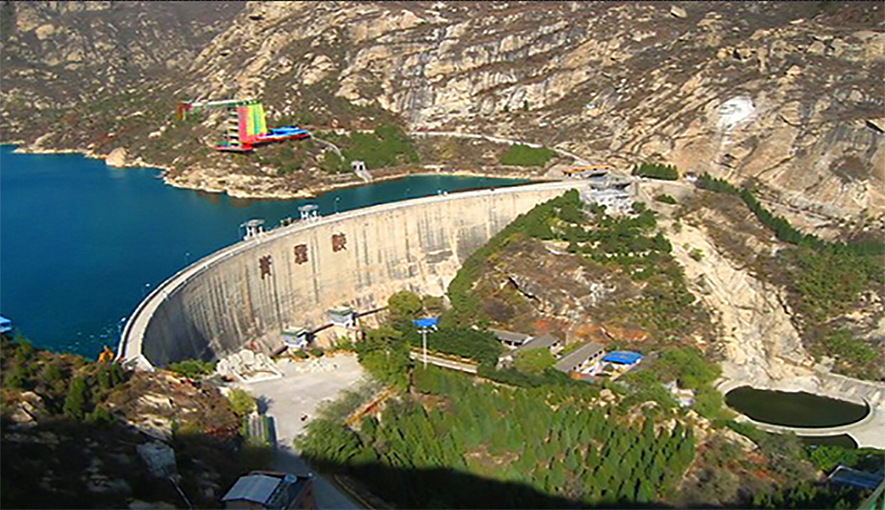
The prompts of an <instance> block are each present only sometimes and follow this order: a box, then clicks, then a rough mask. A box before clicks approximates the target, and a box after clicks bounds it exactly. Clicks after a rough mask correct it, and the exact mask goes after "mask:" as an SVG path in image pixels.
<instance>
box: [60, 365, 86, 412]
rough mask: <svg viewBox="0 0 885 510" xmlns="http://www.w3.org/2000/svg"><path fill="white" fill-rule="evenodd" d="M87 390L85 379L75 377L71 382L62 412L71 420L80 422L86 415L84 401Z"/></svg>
mask: <svg viewBox="0 0 885 510" xmlns="http://www.w3.org/2000/svg"><path fill="white" fill-rule="evenodd" d="M88 391H89V389H88V388H87V387H86V379H84V378H83V376H79V375H78V376H76V377H74V378H73V379H72V380H71V386H70V388H69V389H68V394H67V396H66V397H65V405H64V412H65V414H66V415H68V416H70V417H71V418H76V419H78V420H82V419H83V417H84V416H85V414H86V409H85V408H84V406H85V405H86V400H87V397H88Z"/></svg>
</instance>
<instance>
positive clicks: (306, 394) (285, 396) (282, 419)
mask: <svg viewBox="0 0 885 510" xmlns="http://www.w3.org/2000/svg"><path fill="white" fill-rule="evenodd" d="M310 363H311V362H305V361H302V362H287V361H280V362H278V363H277V368H278V369H279V370H280V372H282V373H283V377H282V378H280V379H273V380H270V381H261V382H256V383H249V384H243V385H242V386H243V387H244V388H246V389H247V390H248V391H249V392H250V393H252V394H253V395H254V396H255V397H259V398H261V399H262V400H263V402H262V407H263V406H266V411H265V412H266V414H268V415H270V416H273V418H274V427H275V429H276V433H277V445H278V447H277V453H276V459H275V462H274V469H278V470H280V471H285V472H288V473H296V474H303V473H307V472H310V468H309V467H308V466H307V464H306V463H305V462H304V460H303V459H302V458H301V457H299V456H298V455H297V454H296V453H295V452H294V451H293V448H292V440H293V439H295V437H296V436H297V435H298V434H300V433H301V432H303V431H304V428H305V425H307V423H309V421H310V419H308V420H306V421H301V417H302V416H304V415H307V416H308V417H312V416H314V415H315V414H316V411H317V407H318V406H320V405H321V404H322V403H323V402H326V401H330V400H334V399H336V398H338V396H339V394H340V393H341V392H342V391H343V390H346V389H351V388H356V387H357V386H358V385H359V383H360V381H361V380H363V377H364V372H363V370H362V368H360V366H359V363H358V362H357V360H356V356H355V355H352V354H339V355H336V356H330V357H327V358H321V363H320V365H319V366H318V367H315V368H314V370H313V371H308V370H304V368H305V367H307V366H308V365H309V364H310ZM314 491H315V495H316V500H317V506H318V507H319V508H321V509H333V508H334V509H337V508H344V509H354V508H361V507H360V506H359V505H357V504H356V503H354V502H353V501H352V500H351V499H350V498H349V497H348V496H346V495H345V494H344V493H342V491H341V490H339V488H338V487H337V486H336V485H335V484H334V483H332V482H331V481H330V480H329V479H327V478H325V477H323V476H320V475H318V474H316V473H314Z"/></svg>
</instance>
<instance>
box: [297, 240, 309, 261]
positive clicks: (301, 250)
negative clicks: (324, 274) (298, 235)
mask: <svg viewBox="0 0 885 510" xmlns="http://www.w3.org/2000/svg"><path fill="white" fill-rule="evenodd" d="M295 263H296V264H298V265H301V264H305V263H307V245H306V244H304V243H302V244H298V245H295Z"/></svg>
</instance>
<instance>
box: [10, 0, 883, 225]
mask: <svg viewBox="0 0 885 510" xmlns="http://www.w3.org/2000/svg"><path fill="white" fill-rule="evenodd" d="M0 12H2V33H3V36H2V60H0V65H2V67H3V76H2V77H3V83H2V95H0V98H2V103H0V122H2V124H0V126H2V133H3V134H2V138H3V140H4V141H22V142H25V143H26V144H27V145H29V146H31V147H36V148H42V149H80V150H84V151H89V152H91V153H92V154H94V155H97V156H102V155H108V154H110V153H111V152H112V151H113V150H114V149H125V150H126V152H125V153H123V152H121V151H118V152H117V154H116V157H115V159H117V160H118V162H119V163H129V164H132V163H134V162H135V163H138V162H139V160H141V161H140V162H141V163H145V164H147V163H150V164H153V165H158V166H161V167H164V168H168V169H169V175H168V176H167V177H168V179H169V180H170V181H171V182H175V183H177V184H178V185H182V186H187V187H195V188H204V189H211V190H216V191H221V190H232V189H236V190H237V192H238V193H240V194H249V192H250V189H255V190H259V189H260V190H262V191H261V193H259V194H268V193H271V192H272V191H273V190H275V189H278V188H279V189H280V190H284V188H286V186H284V185H283V184H281V182H283V181H284V180H285V179H283V178H281V177H279V176H278V175H277V172H276V171H275V170H274V168H273V165H272V164H267V163H266V162H265V163H263V164H262V163H260V162H258V158H247V157H238V156H231V155H228V154H218V153H214V152H213V151H210V150H208V149H206V148H205V147H206V145H208V143H209V142H210V141H211V140H212V138H213V137H214V136H215V134H216V127H215V126H217V118H216V119H215V120H214V121H213V118H212V117H211V116H210V118H208V119H207V120H205V121H204V122H203V123H202V124H199V123H190V124H188V123H180V122H175V121H174V118H173V116H172V112H173V111H174V107H175V102H176V100H178V99H193V98H225V97H233V96H255V97H260V98H261V99H262V100H263V101H264V103H265V105H266V107H267V110H268V113H269V116H270V117H271V119H274V121H277V122H284V121H287V122H292V121H294V122H299V123H302V124H304V125H307V126H308V127H310V128H312V129H314V130H323V129H326V130H328V129H333V128H338V129H372V128H373V127H375V126H377V125H378V123H380V122H382V121H386V120H389V119H394V120H396V121H398V122H399V123H400V124H401V125H403V126H404V127H406V128H407V129H410V130H434V131H463V132H469V133H478V134H485V135H491V136H498V137H503V138H510V139H516V140H524V141H528V142H534V143H541V144H545V145H547V146H551V147H556V148H560V149H566V150H569V151H572V152H574V153H576V154H578V155H579V156H580V157H581V158H582V159H585V160H588V161H591V162H598V163H605V164H611V165H614V166H616V167H619V168H622V169H629V168H630V167H631V166H632V165H633V164H634V163H635V162H637V161H642V160H659V161H663V162H668V163H673V164H676V165H677V166H678V167H679V168H680V169H681V170H683V171H690V172H698V173H700V172H709V173H711V174H712V175H714V176H719V177H725V178H727V179H729V180H731V181H733V182H739V181H742V180H744V179H747V178H752V179H755V180H756V181H757V182H758V183H759V185H760V186H761V187H762V188H763V189H764V190H765V191H766V192H767V195H768V198H769V199H771V200H774V201H777V202H779V203H781V204H783V205H784V206H785V207H786V209H785V211H786V212H785V214H794V213H795V211H797V210H798V211H804V212H809V211H813V212H816V213H820V214H823V215H824V216H828V217H854V216H859V215H860V214H861V213H862V212H863V213H864V214H867V215H870V214H871V215H873V216H878V215H881V214H882V212H883V211H885V193H883V191H882V190H883V184H885V113H883V112H885V80H883V78H885V10H883V6H882V5H881V4H877V3H844V4H842V3H832V2H818V3H810V2H809V3H805V2H746V3H738V2H734V3H718V2H685V3H675V4H668V3H661V2H647V3H643V2H625V3H618V2H556V3H538V2H530V3H523V2H478V3H469V2H457V3H445V2H435V3H432V2H377V3H356V2H319V3H311V2H292V3H289V2H249V3H246V4H241V3H212V2H208V3H205V4H195V3H169V4H157V3H144V2H107V3H99V2H89V3H85V2H84V3H65V2H61V3H56V2H44V3H40V2H33V3H13V2H5V3H4V4H3V7H2V10H0ZM213 122H214V123H213ZM121 157H122V159H121ZM413 166H414V165H413ZM301 173H302V174H304V175H305V176H306V177H305V179H306V180H304V179H302V180H301V181H298V186H305V185H308V184H309V183H311V182H314V183H316V182H324V179H325V177H324V175H323V173H322V172H321V171H317V169H313V168H304V169H303V170H301ZM326 177H327V176H326ZM326 180H328V179H326ZM305 183H307V184H305ZM290 188H291V186H290ZM281 192H282V191H281ZM288 192H289V193H290V194H291V189H289V191H288ZM256 193H258V192H257V191H256ZM790 211H793V212H792V213H791V212H790Z"/></svg>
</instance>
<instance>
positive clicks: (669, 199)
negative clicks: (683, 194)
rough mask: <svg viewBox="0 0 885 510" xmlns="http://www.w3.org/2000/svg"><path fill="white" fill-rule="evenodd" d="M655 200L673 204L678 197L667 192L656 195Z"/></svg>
mask: <svg viewBox="0 0 885 510" xmlns="http://www.w3.org/2000/svg"><path fill="white" fill-rule="evenodd" d="M655 200H657V201H658V202H663V203H665V204H671V205H673V204H675V203H676V199H675V198H673V197H672V196H670V195H668V194H666V193H661V194H660V195H657V196H655Z"/></svg>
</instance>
